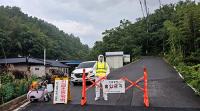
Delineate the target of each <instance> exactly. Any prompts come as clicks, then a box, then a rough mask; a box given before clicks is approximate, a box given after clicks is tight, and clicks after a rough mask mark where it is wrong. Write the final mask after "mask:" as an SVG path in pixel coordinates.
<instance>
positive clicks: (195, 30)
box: [90, 0, 200, 64]
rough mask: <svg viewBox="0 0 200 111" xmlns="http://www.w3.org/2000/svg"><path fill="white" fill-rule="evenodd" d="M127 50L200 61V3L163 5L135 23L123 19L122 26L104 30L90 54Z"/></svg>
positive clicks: (134, 54) (135, 52)
mask: <svg viewBox="0 0 200 111" xmlns="http://www.w3.org/2000/svg"><path fill="white" fill-rule="evenodd" d="M106 51H124V52H125V53H128V54H131V55H132V57H136V56H139V55H165V56H167V57H168V58H170V60H171V61H172V62H174V63H179V62H181V61H184V62H185V63H188V64H197V63H200V3H195V2H193V1H190V0H186V2H183V1H180V2H179V3H177V4H168V5H163V6H161V7H160V8H159V9H157V10H155V12H154V13H152V14H149V15H148V16H147V17H143V18H138V19H137V21H136V22H135V23H131V22H130V21H129V20H121V21H120V25H119V26H118V27H115V28H112V29H109V30H106V31H105V32H103V41H97V42H96V43H95V46H94V47H93V49H92V51H91V53H90V55H91V56H92V57H93V58H95V57H96V56H97V55H98V54H100V53H104V52H106Z"/></svg>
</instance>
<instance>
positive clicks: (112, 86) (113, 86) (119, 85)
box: [102, 80, 125, 93]
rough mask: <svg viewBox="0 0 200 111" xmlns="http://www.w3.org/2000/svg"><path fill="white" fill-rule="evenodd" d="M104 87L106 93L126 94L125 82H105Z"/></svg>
mask: <svg viewBox="0 0 200 111" xmlns="http://www.w3.org/2000/svg"><path fill="white" fill-rule="evenodd" d="M102 85H103V92H104V93H125V81H124V80H104V81H103V84H102Z"/></svg>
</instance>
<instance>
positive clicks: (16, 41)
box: [0, 6, 89, 59]
mask: <svg viewBox="0 0 200 111" xmlns="http://www.w3.org/2000/svg"><path fill="white" fill-rule="evenodd" d="M44 48H46V50H47V51H46V52H47V58H49V59H85V58H86V57H87V54H88V51H89V48H88V46H87V45H84V44H82V43H81V42H80V39H79V38H78V37H75V36H74V35H72V34H67V33H64V32H63V31H61V30H59V29H58V28H57V27H55V26H54V25H52V24H50V23H47V22H45V21H43V20H40V19H38V18H36V17H31V16H28V15H27V14H24V13H23V12H22V11H21V10H20V8H18V7H8V6H7V7H4V6H0V58H3V57H4V53H3V52H4V51H5V55H6V56H7V57H16V56H18V55H21V56H29V55H30V56H32V57H37V58H42V57H43V49H44ZM3 50H4V51H3Z"/></svg>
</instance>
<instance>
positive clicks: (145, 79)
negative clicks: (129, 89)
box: [144, 67, 149, 107]
mask: <svg viewBox="0 0 200 111" xmlns="http://www.w3.org/2000/svg"><path fill="white" fill-rule="evenodd" d="M147 79H148V78H147V70H146V67H144V105H145V106H146V107H149V97H148V88H147V87H148V81H147Z"/></svg>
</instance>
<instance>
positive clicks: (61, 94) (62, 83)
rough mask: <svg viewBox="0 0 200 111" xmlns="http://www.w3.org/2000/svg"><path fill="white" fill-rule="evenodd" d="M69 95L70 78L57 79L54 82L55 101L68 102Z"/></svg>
mask: <svg viewBox="0 0 200 111" xmlns="http://www.w3.org/2000/svg"><path fill="white" fill-rule="evenodd" d="M67 95H68V80H67V79H63V80H59V79H56V80H55V84H54V99H53V103H54V104H56V103H65V104H67Z"/></svg>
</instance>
